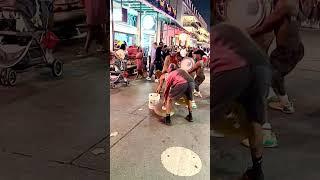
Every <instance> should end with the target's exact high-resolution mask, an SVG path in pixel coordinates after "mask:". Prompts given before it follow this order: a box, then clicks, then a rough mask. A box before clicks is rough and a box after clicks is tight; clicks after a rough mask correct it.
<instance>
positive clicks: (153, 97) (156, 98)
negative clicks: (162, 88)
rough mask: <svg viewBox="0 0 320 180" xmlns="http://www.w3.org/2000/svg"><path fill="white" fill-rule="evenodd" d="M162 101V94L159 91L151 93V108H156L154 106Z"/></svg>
mask: <svg viewBox="0 0 320 180" xmlns="http://www.w3.org/2000/svg"><path fill="white" fill-rule="evenodd" d="M159 101H160V94H157V93H150V94H149V109H154V107H155V106H156V105H157V104H158V103H159Z"/></svg>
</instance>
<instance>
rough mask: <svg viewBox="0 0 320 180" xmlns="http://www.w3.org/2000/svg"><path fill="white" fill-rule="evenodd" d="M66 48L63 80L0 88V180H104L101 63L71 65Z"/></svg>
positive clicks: (42, 78)
mask: <svg viewBox="0 0 320 180" xmlns="http://www.w3.org/2000/svg"><path fill="white" fill-rule="evenodd" d="M71 49H72V48H71V47H68V48H65V50H64V52H62V53H61V52H60V53H61V54H63V55H64V56H58V57H60V58H62V59H63V61H64V62H65V63H66V64H65V67H64V70H65V74H64V77H63V78H62V79H56V80H55V79H53V78H52V76H51V71H50V69H46V68H44V69H30V71H28V72H25V73H22V74H18V81H17V85H16V86H15V87H10V88H9V87H3V86H1V87H0V97H1V100H0V107H1V108H0V116H1V118H0V119H1V121H0V126H1V131H0V137H1V138H0V139H1V145H0V149H1V151H0V164H1V166H0V167H1V168H0V169H1V170H0V179H3V180H18V179H23V180H43V179H46V180H57V179H59V180H71V179H77V180H88V179H94V180H100V179H101V180H105V179H106V175H107V174H106V157H105V154H104V152H103V153H102V154H97V153H95V150H97V149H98V150H99V148H102V149H105V147H106V143H105V142H106V138H107V132H106V126H107V114H106V112H107V111H106V107H108V104H107V99H106V97H107V91H106V88H107V86H106V84H107V81H106V67H107V66H106V63H105V58H101V57H100V58H99V57H88V58H85V59H76V58H75V57H74V54H72V51H71V53H70V52H67V51H70V50H71Z"/></svg>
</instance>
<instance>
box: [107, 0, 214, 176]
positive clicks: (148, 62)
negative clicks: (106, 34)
mask: <svg viewBox="0 0 320 180" xmlns="http://www.w3.org/2000/svg"><path fill="white" fill-rule="evenodd" d="M200 2H201V3H200ZM209 4H210V1H209V0H206V1H191V0H160V1H156V0H130V1H129V0H122V1H121V0H113V1H112V5H111V7H112V8H111V10H112V13H111V14H112V15H113V16H112V17H111V18H113V19H111V23H112V24H111V31H110V32H111V35H110V37H111V38H110V39H111V40H110V42H111V43H112V44H110V46H111V48H110V49H111V62H110V66H111V68H110V134H111V137H110V178H111V179H115V180H127V179H146V180H151V179H154V180H155V179H159V180H160V179H163V180H170V179H172V180H173V179H194V180H202V179H210V144H209V142H210V129H209V127H210V121H209V120H210V112H209V110H210V109H209V107H210V71H209V68H208V67H209V66H208V65H209V58H210V42H209V39H210V37H209V31H208V30H209V28H208V24H209V23H210V11H209V10H210V6H209Z"/></svg>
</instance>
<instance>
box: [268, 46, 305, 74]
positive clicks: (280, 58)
mask: <svg viewBox="0 0 320 180" xmlns="http://www.w3.org/2000/svg"><path fill="white" fill-rule="evenodd" d="M303 57H304V46H303V44H302V43H300V44H299V47H298V48H297V49H295V50H292V49H288V48H282V47H277V48H276V49H275V50H273V51H272V53H271V55H270V62H271V64H272V67H273V71H276V72H277V73H278V74H280V75H281V76H282V77H284V76H286V75H287V74H289V73H290V72H291V71H292V70H293V69H294V68H295V67H296V65H297V64H298V63H299V62H300V61H301V60H302V59H303Z"/></svg>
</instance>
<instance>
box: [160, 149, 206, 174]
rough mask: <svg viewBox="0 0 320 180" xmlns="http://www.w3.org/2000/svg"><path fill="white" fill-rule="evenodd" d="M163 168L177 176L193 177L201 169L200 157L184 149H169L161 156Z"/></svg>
mask: <svg viewBox="0 0 320 180" xmlns="http://www.w3.org/2000/svg"><path fill="white" fill-rule="evenodd" d="M161 162H162V164H163V166H164V167H165V168H166V169H167V170H168V171H169V172H170V173H172V174H174V175H177V176H194V175H196V174H198V173H199V172H200V170H201V168H202V163H201V159H200V157H199V156H198V155H197V154H196V153H194V152H193V151H191V150H190V149H187V148H184V147H170V148H168V149H167V150H165V151H164V152H163V153H162V154H161Z"/></svg>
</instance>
